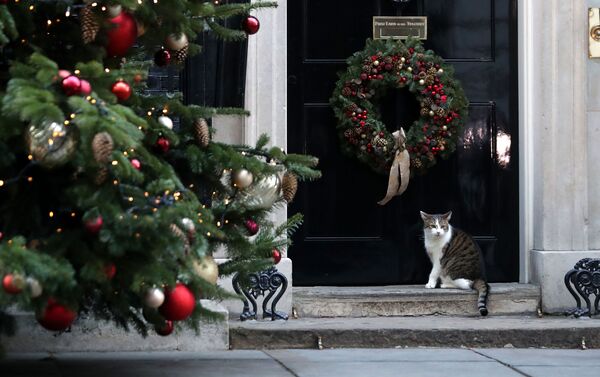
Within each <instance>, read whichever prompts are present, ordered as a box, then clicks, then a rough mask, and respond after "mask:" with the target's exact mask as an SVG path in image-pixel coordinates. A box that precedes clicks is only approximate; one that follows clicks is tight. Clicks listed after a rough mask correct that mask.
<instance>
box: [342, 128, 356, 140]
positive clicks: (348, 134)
mask: <svg viewBox="0 0 600 377" xmlns="http://www.w3.org/2000/svg"><path fill="white" fill-rule="evenodd" d="M353 136H354V130H353V129H351V128H348V129H346V130H344V137H345V138H346V139H350V138H351V137H353Z"/></svg>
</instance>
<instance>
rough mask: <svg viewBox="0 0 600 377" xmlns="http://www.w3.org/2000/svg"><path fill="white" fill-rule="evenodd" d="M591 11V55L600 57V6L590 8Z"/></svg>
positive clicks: (591, 56) (589, 40)
mask: <svg viewBox="0 0 600 377" xmlns="http://www.w3.org/2000/svg"><path fill="white" fill-rule="evenodd" d="M588 12H589V21H590V23H589V31H588V32H589V35H588V45H589V56H590V58H600V8H590V9H589V10H588Z"/></svg>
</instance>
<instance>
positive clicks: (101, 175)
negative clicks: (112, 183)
mask: <svg viewBox="0 0 600 377" xmlns="http://www.w3.org/2000/svg"><path fill="white" fill-rule="evenodd" d="M108 173H109V171H108V168H100V169H99V170H98V172H97V173H96V176H95V177H94V183H95V184H97V185H98V186H100V185H102V184H103V183H104V182H106V180H107V179H108Z"/></svg>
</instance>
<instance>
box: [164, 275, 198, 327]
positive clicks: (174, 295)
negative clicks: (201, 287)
mask: <svg viewBox="0 0 600 377" xmlns="http://www.w3.org/2000/svg"><path fill="white" fill-rule="evenodd" d="M195 307H196V297H194V294H193V293H192V291H190V290H189V288H188V287H186V286H185V285H183V284H181V283H177V285H176V286H175V288H174V289H171V290H168V291H167V292H165V303H164V304H162V305H161V306H160V308H158V311H159V312H160V314H162V316H163V317H165V319H167V320H169V321H182V320H184V319H186V318H187V317H189V316H190V315H192V312H193V311H194V308H195Z"/></svg>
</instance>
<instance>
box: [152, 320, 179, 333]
mask: <svg viewBox="0 0 600 377" xmlns="http://www.w3.org/2000/svg"><path fill="white" fill-rule="evenodd" d="M154 329H155V330H156V333H157V334H158V335H160V336H169V335H171V334H172V333H173V329H174V326H173V321H165V323H164V324H163V325H161V326H156V327H155V328H154Z"/></svg>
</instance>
